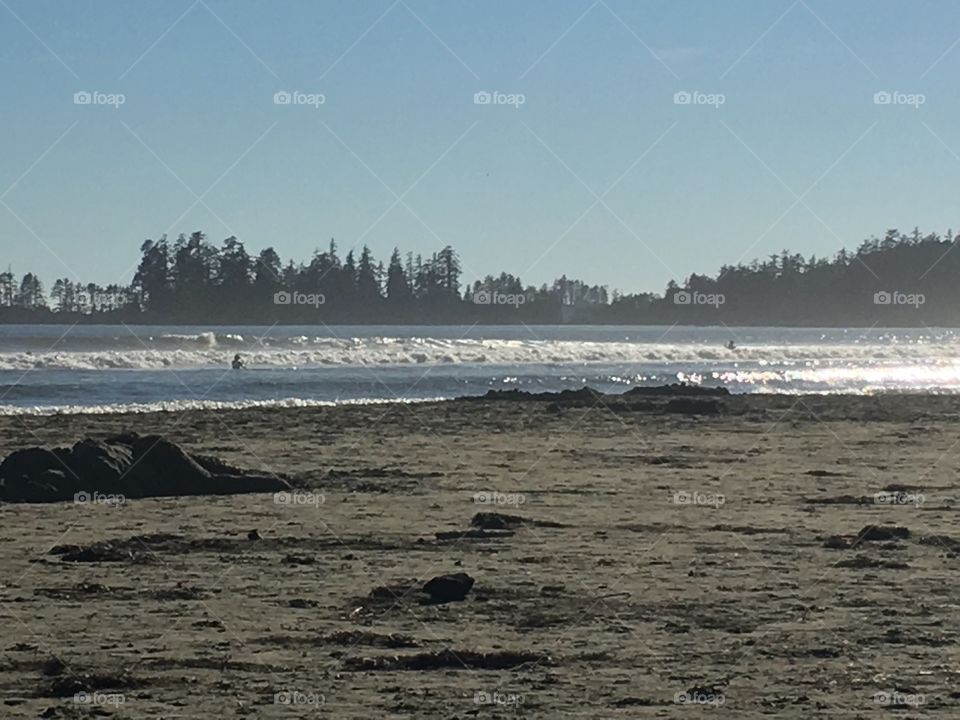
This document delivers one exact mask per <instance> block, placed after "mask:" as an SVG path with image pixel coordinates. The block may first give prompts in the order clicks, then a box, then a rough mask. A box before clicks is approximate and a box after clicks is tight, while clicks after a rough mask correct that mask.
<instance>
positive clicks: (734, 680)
mask: <svg viewBox="0 0 960 720" xmlns="http://www.w3.org/2000/svg"><path fill="white" fill-rule="evenodd" d="M717 403H718V407H717V409H718V410H719V413H718V414H715V415H690V414H686V412H685V411H684V409H683V408H677V410H678V411H677V412H664V410H665V407H666V406H665V405H664V404H663V403H662V402H659V401H653V400H642V401H638V402H634V403H627V404H616V403H610V402H607V401H600V402H598V403H593V402H581V403H572V404H563V403H559V404H558V403H551V402H507V401H504V402H491V401H481V402H467V401H457V402H448V403H431V404H422V405H410V406H403V405H384V406H365V407H341V408H314V409H305V410H252V411H231V412H220V413H217V412H190V413H186V414H162V413H161V414H153V415H143V416H99V417H91V416H73V417H53V418H10V417H7V418H0V454H3V455H6V454H7V453H9V452H10V451H12V450H14V449H17V448H22V447H27V446H31V445H38V444H42V445H50V446H52V445H63V444H71V443H72V442H74V441H75V440H77V439H80V438H81V437H84V436H88V435H89V436H94V437H102V436H106V435H108V434H111V433H114V432H118V431H121V430H126V429H133V430H136V431H138V432H141V433H154V432H156V433H162V434H164V435H166V436H167V437H168V438H170V439H171V440H174V441H176V442H179V443H182V444H183V445H184V446H185V447H186V448H188V449H190V450H192V451H197V452H203V453H207V454H213V455H217V456H219V457H221V458H223V459H224V460H227V461H229V462H232V463H235V464H237V465H241V466H245V467H250V468H255V469H261V470H264V471H268V472H275V473H285V474H292V475H296V476H299V477H300V478H302V479H303V480H304V483H305V485H304V487H302V488H301V489H299V490H298V491H297V492H295V493H294V494H292V495H290V496H287V497H286V498H280V500H281V502H277V498H275V497H274V496H272V495H262V494H258V495H237V496H228V497H199V498H198V497H191V498H159V499H144V500H130V501H128V502H127V503H125V504H122V505H119V506H115V505H105V504H96V503H87V504H74V503H57V504H49V505H0V563H2V568H0V614H2V615H3V616H4V620H3V627H4V632H3V636H2V640H0V643H2V645H0V696H2V698H3V700H2V702H3V705H2V706H0V716H2V717H24V718H37V717H62V718H88V717H90V718H92V717H106V716H109V717H115V718H144V717H166V718H209V717H223V716H225V717H250V718H254V717H256V718H261V717H262V718H301V717H312V716H314V715H316V716H317V717H330V718H370V717H384V718H394V717H398V718H399V717H411V718H474V717H503V716H515V717H526V718H556V717H573V718H591V719H592V718H637V717H639V718H643V717H663V718H668V717H676V718H681V717H682V718H689V717H710V716H713V715H719V714H723V715H725V716H728V717H738V718H754V717H783V718H807V717H841V718H865V717H877V716H886V714H887V713H888V712H889V711H891V710H894V709H896V708H897V707H902V708H903V709H904V712H903V713H896V714H897V715H903V716H909V717H928V716H929V717H934V716H936V717H952V716H955V715H956V714H957V713H958V712H960V683H958V679H957V675H958V673H960V670H958V668H960V663H958V661H960V650H958V649H957V642H958V639H960V613H958V604H960V591H958V590H956V589H955V588H954V587H953V585H954V582H955V581H956V579H957V578H958V569H960V557H958V553H960V529H958V528H957V527H956V524H957V517H958V516H957V508H958V507H960V503H958V501H960V490H958V487H957V486H958V483H957V480H956V477H957V467H958V460H957V452H958V447H957V446H958V443H960V434H958V430H957V428H958V424H957V421H958V419H960V399H955V398H949V397H925V396H881V397H875V398H854V397H731V398H725V399H720V400H718V401H717ZM878 493H880V495H879V496H878ZM490 511H494V512H500V513H506V514H511V515H519V516H523V517H524V518H527V519H529V520H531V521H537V523H526V524H523V525H520V526H517V527H514V528H513V534H509V533H493V534H492V535H491V536H489V537H471V536H458V535H457V534H456V533H457V531H463V530H467V529H469V528H470V527H471V525H470V523H471V518H472V517H473V516H474V515H475V514H476V513H478V512H490ZM869 525H882V526H899V527H902V528H906V529H907V531H908V534H907V535H906V536H903V535H904V534H905V533H904V532H903V531H898V532H896V533H893V534H886V535H885V534H884V533H883V532H880V533H869V534H864V535H861V530H862V529H863V528H865V526H869ZM253 530H256V531H257V532H256V534H255V535H254V536H253V539H251V537H249V536H248V535H249V534H250V533H251V531H253ZM436 533H452V534H453V535H452V536H444V537H447V539H443V540H439V539H438V538H437V535H436ZM477 534H478V535H479V534H480V533H477ZM833 536H841V537H833ZM104 540H115V541H118V542H117V543H116V547H117V548H119V549H120V555H121V556H120V557H119V558H117V557H114V559H111V560H108V561H104V562H74V561H72V560H70V559H67V558H68V557H69V554H67V555H65V554H63V550H64V549H63V548H61V549H60V550H58V554H51V553H50V550H51V549H52V548H54V547H55V546H85V545H87V544H89V543H94V542H98V541H104ZM449 572H466V573H469V574H470V575H471V576H472V577H473V578H475V581H476V583H475V585H474V587H473V590H472V591H471V592H470V594H469V595H468V596H467V599H466V600H465V601H464V602H460V603H449V604H442V605H429V604H421V600H420V598H421V593H420V592H419V590H418V588H419V587H420V586H421V585H422V584H423V582H425V581H426V580H427V579H429V578H430V577H433V576H435V575H438V574H441V573H449ZM378 588H379V589H378ZM81 690H87V691H94V690H96V691H98V692H96V693H95V694H93V695H92V696H89V697H87V698H83V697H81V698H80V700H84V699H86V700H88V701H89V702H77V700H76V699H75V692H77V691H81ZM287 701H289V702H287Z"/></svg>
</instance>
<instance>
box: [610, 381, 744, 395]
mask: <svg viewBox="0 0 960 720" xmlns="http://www.w3.org/2000/svg"><path fill="white" fill-rule="evenodd" d="M729 394H730V391H729V390H727V388H725V387H706V386H703V385H687V384H686V383H673V384H671V385H659V386H656V387H635V388H631V389H630V390H627V391H626V392H625V393H623V397H626V398H630V397H638V396H641V397H647V396H654V397H657V396H659V397H662V396H664V395H666V396H672V397H703V396H719V397H725V396H727V395H729Z"/></svg>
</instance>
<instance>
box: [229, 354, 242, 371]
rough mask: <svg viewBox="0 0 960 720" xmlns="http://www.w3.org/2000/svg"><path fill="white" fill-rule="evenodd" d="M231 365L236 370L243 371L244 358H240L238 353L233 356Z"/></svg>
mask: <svg viewBox="0 0 960 720" xmlns="http://www.w3.org/2000/svg"><path fill="white" fill-rule="evenodd" d="M230 364H231V365H232V366H233V369H234V370H243V367H244V366H243V358H242V357H240V353H237V354H236V355H234V356H233V362H232V363H230Z"/></svg>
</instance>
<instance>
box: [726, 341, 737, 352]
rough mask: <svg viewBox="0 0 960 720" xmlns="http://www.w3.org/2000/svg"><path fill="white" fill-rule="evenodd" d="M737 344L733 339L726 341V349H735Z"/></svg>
mask: <svg viewBox="0 0 960 720" xmlns="http://www.w3.org/2000/svg"><path fill="white" fill-rule="evenodd" d="M736 349H737V344H736V343H735V342H734V341H733V340H729V341H728V342H727V350H736Z"/></svg>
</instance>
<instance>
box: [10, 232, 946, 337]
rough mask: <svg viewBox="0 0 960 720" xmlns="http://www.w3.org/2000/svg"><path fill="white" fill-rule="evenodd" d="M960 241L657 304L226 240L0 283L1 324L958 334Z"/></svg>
mask: <svg viewBox="0 0 960 720" xmlns="http://www.w3.org/2000/svg"><path fill="white" fill-rule="evenodd" d="M958 240H960V235H957V236H954V235H953V233H952V231H948V232H947V233H946V234H945V235H943V236H941V235H938V234H935V233H931V234H927V235H922V234H921V233H920V231H919V230H917V229H915V230H914V231H913V233H910V234H902V233H900V232H899V231H897V230H890V231H888V232H887V233H886V234H885V235H884V236H883V237H882V238H876V237H873V238H870V239H868V240H865V241H864V242H863V243H862V244H861V245H860V247H859V248H857V250H856V251H854V252H850V251H847V250H845V249H844V250H841V251H840V252H838V253H837V254H836V255H835V256H834V257H833V258H817V257H810V258H808V259H805V258H804V257H803V256H801V255H799V254H796V253H791V252H789V251H787V250H784V251H783V252H781V253H779V254H776V255H771V256H769V257H768V258H766V259H765V260H759V259H758V260H754V261H753V262H751V263H747V264H743V263H741V264H738V265H726V266H723V267H721V268H720V270H719V271H718V272H717V273H716V274H715V275H698V274H693V275H690V276H689V277H688V278H687V279H686V280H685V281H684V282H683V283H682V284H680V283H677V282H675V281H671V282H670V283H669V284H668V285H667V287H666V289H665V291H664V293H663V294H655V293H633V294H624V293H622V292H620V291H617V290H614V291H612V292H610V291H608V288H607V287H606V286H602V285H590V284H588V283H586V282H583V281H580V280H576V279H570V278H567V277H566V276H564V277H561V278H558V279H557V280H555V281H553V283H550V284H543V285H541V286H539V287H535V286H532V285H525V284H524V283H523V282H522V280H521V279H520V278H519V277H517V276H514V275H512V274H510V273H507V272H502V273H500V274H499V275H497V276H493V275H488V276H487V277H485V278H483V279H482V280H475V281H474V282H472V283H464V282H463V269H462V266H461V263H460V259H459V256H458V255H457V253H456V251H455V250H454V249H453V248H452V247H450V246H447V247H444V248H443V249H441V250H439V251H438V252H436V253H433V254H432V255H430V256H429V257H424V256H422V255H419V254H418V255H414V254H413V253H406V254H405V255H404V254H401V252H400V250H399V249H398V248H394V250H393V253H392V254H391V256H390V258H389V259H388V260H387V262H386V263H384V262H383V261H382V260H377V259H376V258H374V256H373V253H372V252H371V251H370V249H369V248H368V247H366V246H364V247H363V248H362V249H361V250H360V252H359V253H355V252H354V251H353V250H350V251H348V252H347V253H346V255H345V256H343V257H342V258H341V256H340V255H339V254H338V248H337V244H336V242H334V241H333V240H331V241H330V244H329V245H328V246H327V247H326V248H325V249H322V250H321V249H318V250H316V251H315V252H314V254H313V256H312V257H311V258H310V260H309V261H305V262H294V261H293V260H288V261H287V262H286V263H284V261H283V260H282V259H281V257H280V255H279V254H278V253H277V252H276V250H275V249H274V248H272V247H267V248H265V249H263V250H261V251H260V252H259V253H258V254H257V255H255V256H254V255H251V254H250V253H249V252H248V251H247V250H246V248H245V246H244V244H243V243H242V242H241V241H240V240H238V239H237V238H235V237H230V238H227V239H226V240H224V241H223V242H222V243H221V244H220V246H219V247H218V246H216V245H214V244H212V243H211V242H209V241H208V239H207V237H206V236H205V235H204V234H203V233H202V232H195V233H193V234H191V235H189V236H187V235H181V236H179V237H178V238H177V239H176V240H174V241H170V240H169V239H168V238H167V237H165V236H164V237H161V238H159V239H158V240H147V241H145V242H144V243H143V244H142V245H141V247H140V262H139V265H138V267H137V269H136V272H135V273H134V276H133V278H132V280H131V282H130V284H129V285H118V284H114V285H108V286H106V287H102V286H100V285H97V284H95V283H87V284H84V283H81V282H76V281H74V280H71V279H70V278H58V279H56V280H55V281H54V282H53V284H52V286H51V287H50V292H49V293H47V292H46V291H45V289H44V285H43V283H42V282H41V280H40V278H39V277H38V276H37V275H36V274H34V273H32V272H28V273H26V274H25V275H23V276H22V277H21V278H20V279H19V280H18V279H17V277H16V276H15V275H14V274H13V272H12V271H10V270H8V271H7V272H3V273H0V322H27V323H30V322H102V323H113V322H125V323H168V324H273V323H281V324H291V323H304V324H312V323H320V322H322V323H326V324H331V323H341V324H343V323H358V324H360V323H373V324H395V323H407V324H441V323H467V324H469V323H519V322H523V323H537V324H543V323H550V324H553V323H608V324H673V323H677V324H706V325H711V324H713V325H715V324H728V325H808V326H809V325H813V326H816V325H830V326H844V325H846V326H864V325H865V326H870V325H875V324H876V325H917V326H919V325H923V324H928V325H934V324H937V325H948V326H952V325H957V324H960V312H958V309H960V284H958V283H957V279H958V278H960V252H953V250H954V247H955V245H956V243H957V242H958Z"/></svg>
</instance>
